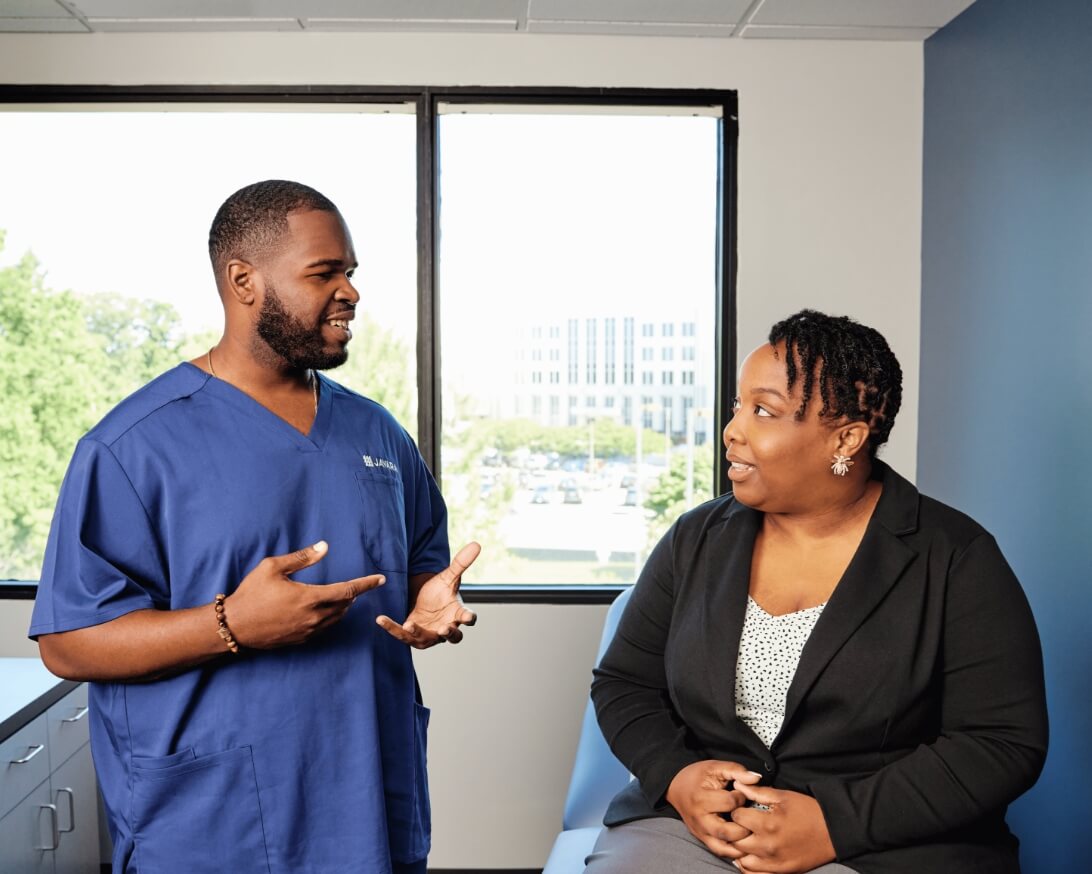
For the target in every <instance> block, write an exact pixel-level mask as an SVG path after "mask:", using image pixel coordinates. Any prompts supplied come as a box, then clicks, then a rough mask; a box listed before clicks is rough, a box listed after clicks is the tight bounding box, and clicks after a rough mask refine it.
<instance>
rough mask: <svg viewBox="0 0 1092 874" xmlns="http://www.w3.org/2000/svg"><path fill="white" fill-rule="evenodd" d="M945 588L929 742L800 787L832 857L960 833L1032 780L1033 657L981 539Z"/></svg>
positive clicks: (1041, 727)
mask: <svg viewBox="0 0 1092 874" xmlns="http://www.w3.org/2000/svg"><path fill="white" fill-rule="evenodd" d="M946 582H947V588H946V599H945V620H944V633H943V653H942V658H941V664H940V665H938V670H939V671H940V672H941V682H942V690H943V691H942V701H941V729H940V734H939V736H938V737H937V738H936V739H935V740H934V741H933V742H931V743H926V744H922V745H921V746H919V747H917V748H916V749H915V750H914V751H912V752H911V753H909V754H907V755H906V756H904V757H903V758H901V759H899V760H897V761H895V762H893V763H891V764H889V765H887V766H885V767H883V768H881V769H880V770H879V771H877V772H875V773H873V774H871V775H869V776H866V777H862V778H859V779H853V780H840V779H836V778H822V779H817V780H814V781H813V782H811V783H810V784H809V787H808V788H809V790H810V791H811V793H812V794H813V795H814V796H815V798H816V799H817V800H818V801H819V804H820V806H821V808H822V810H823V814H824V816H825V817H826V822H827V827H828V829H829V831H830V836H831V840H832V842H833V844H834V847H835V849H836V851H837V853H838V858H839V859H845V858H851V857H853V856H855V855H858V854H860V853H864V852H870V851H876V850H883V849H889V848H892V847H898V846H906V845H910V844H914V843H917V842H920V841H923V840H928V839H930V838H933V837H936V836H938V835H941V834H943V833H945V832H949V831H952V830H958V829H960V828H961V827H964V826H967V825H969V824H970V823H972V822H974V821H975V820H978V819H980V818H981V817H983V816H984V815H986V814H987V813H989V812H992V811H997V810H999V809H1003V808H1004V807H1005V806H1006V805H1007V804H1009V803H1010V802H1011V801H1013V800H1015V799H1016V797H1017V796H1019V795H1020V794H1021V793H1022V792H1024V791H1026V790H1027V789H1029V788H1030V787H1031V786H1032V785H1033V784H1034V783H1035V780H1036V779H1037V778H1038V776H1039V772H1040V771H1041V770H1042V767H1043V762H1044V760H1045V757H1046V746H1047V717H1046V700H1045V692H1044V683H1043V664H1042V653H1041V650H1040V644H1039V636H1038V633H1037V631H1036V629H1035V622H1034V619H1033V618H1032V614H1031V609H1030V607H1029V606H1028V603H1027V599H1026V598H1025V596H1024V593H1023V590H1022V589H1021V588H1020V584H1019V582H1017V580H1016V577H1015V575H1014V574H1013V572H1012V570H1011V569H1010V568H1009V566H1008V563H1007V562H1006V561H1005V559H1004V557H1003V556H1002V555H1001V551H1000V549H999V548H998V547H997V544H996V542H995V541H994V539H993V538H992V537H991V536H989V535H988V534H981V535H979V536H978V537H976V538H975V539H974V540H972V541H971V542H970V544H969V545H968V546H967V547H966V548H965V550H964V551H963V552H962V553H961V554H959V555H958V556H957V557H956V558H955V560H954V561H953V563H952V565H951V569H950V571H949V575H948V579H947V581H946Z"/></svg>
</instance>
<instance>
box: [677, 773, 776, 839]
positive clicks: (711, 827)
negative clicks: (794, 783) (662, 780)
mask: <svg viewBox="0 0 1092 874" xmlns="http://www.w3.org/2000/svg"><path fill="white" fill-rule="evenodd" d="M761 779H762V776H761V775H760V774H756V773H755V772H754V771H748V770H747V769H746V768H744V767H743V766H742V765H737V764H736V763H735V762H721V761H717V760H716V759H706V760H705V761H703V762H694V764H692V765H687V766H686V767H685V768H683V769H682V770H681V771H679V773H678V774H676V775H675V777H674V779H673V780H672V781H671V785H670V786H668V787H667V801H668V803H669V804H670V805H671V806H672V807H674V808H675V810H677V811H678V813H679V816H681V817H682V821H683V822H684V823H685V824H686V827H687V828H688V829H690V833H691V834H692V835H694V837H696V838H697V839H698V840H699V841H701V842H702V843H703V844H705V846H706V847H707V848H708V849H709V852H711V853H713V854H714V855H716V856H720V857H721V858H724V859H738V858H739V857H740V856H742V855H743V853H742V852H740V851H739V850H737V849H736V848H735V847H733V846H732V842H733V841H738V840H740V839H741V838H745V837H747V835H749V834H750V832H749V831H748V830H747V829H745V828H743V827H742V826H740V825H737V824H736V823H734V822H732V821H731V820H730V819H725V818H724V817H722V816H721V814H728V813H731V812H732V811H733V810H735V809H736V808H737V807H741V806H742V805H743V804H745V803H746V801H747V799H746V798H744V797H743V793H741V792H740V791H739V790H738V789H733V788H729V786H731V785H732V784H733V783H745V784H749V785H754V784H755V783H757V782H758V781H759V780H761Z"/></svg>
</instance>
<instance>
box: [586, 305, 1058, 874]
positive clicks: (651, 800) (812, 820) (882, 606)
mask: <svg viewBox="0 0 1092 874" xmlns="http://www.w3.org/2000/svg"><path fill="white" fill-rule="evenodd" d="M901 384H902V373H901V370H900V368H899V365H898V362H897V361H896V359H895V357H894V355H893V354H892V353H891V350H890V348H889V347H888V345H887V342H886V341H885V340H884V339H883V337H882V336H880V334H879V333H878V332H876V331H874V330H872V329H870V328H866V327H864V326H862V325H859V324H857V323H855V322H853V321H852V320H850V319H846V318H834V317H831V316H826V315H823V314H821V313H816V312H813V311H810V310H804V311H802V312H800V313H798V314H796V315H794V316H792V317H790V318H788V319H786V320H784V321H783V322H780V323H778V324H777V325H775V326H774V327H773V329H772V331H771V333H770V338H769V343H768V344H765V345H763V346H760V347H759V348H758V349H756V350H755V351H754V352H752V353H751V355H750V356H748V358H747V359H746V361H745V362H744V364H743V367H742V370H741V373H740V394H739V397H738V398H737V399H736V401H735V407H734V409H735V415H734V417H733V419H732V421H731V422H730V423H729V424H728V426H727V427H726V428H725V431H724V443H725V446H726V449H727V457H728V461H729V462H730V464H731V467H730V471H729V476H730V478H731V479H732V482H733V493H734V494H733V495H727V496H724V497H721V498H717V499H716V500H713V501H710V502H708V503H706V504H703V505H702V506H700V507H698V508H696V509H694V510H691V511H690V512H688V513H686V514H684V515H683V516H682V517H680V518H679V520H678V521H677V522H676V523H675V524H674V526H672V528H671V530H670V531H668V533H667V534H666V535H665V536H664V538H663V539H662V540H661V541H660V543H659V544H658V545H657V546H656V548H655V549H654V550H653V552H652V555H651V556H650V557H649V560H648V563H647V564H646V566H645V568H644V571H643V572H642V574H641V577H640V579H639V580H638V582H637V585H636V588H635V590H634V592H633V596H632V599H631V600H630V603H629V605H628V606H627V608H626V612H625V613H624V615H623V616H622V619H621V622H620V624H619V627H618V631H617V634H616V635H615V638H614V641H613V643H612V644H611V646H610V648H609V649H608V651H607V653H606V654H605V656H604V657H603V660H602V663H601V664H600V666H599V667H598V668H597V669H596V671H595V680H594V682H593V684H592V698H593V700H594V702H595V706H596V709H597V712H598V715H599V722H600V725H601V726H602V728H603V733H604V735H605V736H606V738H607V740H608V742H609V743H610V746H611V749H612V750H613V751H614V753H615V755H617V756H618V758H619V759H620V760H621V761H622V762H623V763H624V764H625V765H626V766H627V767H628V768H629V769H630V771H631V772H632V773H633V774H634V775H635V777H636V778H637V779H636V780H635V781H634V782H633V783H631V784H630V786H629V787H628V788H627V789H625V790H623V791H622V792H621V793H620V794H619V795H618V796H617V797H616V798H615V799H614V801H613V802H612V803H611V805H610V807H609V809H608V811H607V815H606V817H605V822H606V824H607V826H609V827H610V828H607V829H605V830H604V832H603V833H602V835H601V837H600V840H599V843H598V844H597V846H596V850H595V851H594V852H593V853H592V855H591V856H590V857H589V858H588V869H587V870H588V871H589V872H594V874H603V872H613V871H626V872H627V874H631V872H634V874H635V872H644V871H649V872H651V871H661V872H662V871H688V870H706V869H710V870H712V869H716V868H718V867H719V868H721V869H724V870H734V868H733V865H734V866H736V867H738V868H740V869H742V870H743V871H745V872H750V874H765V872H770V874H780V872H803V871H813V870H821V871H823V872H835V871H842V872H844V871H847V870H848V871H855V872H859V874H881V872H884V874H886V872H898V874H901V872H906V874H910V872H914V874H920V872H930V874H962V872H983V874H987V872H988V874H1015V872H1018V871H1019V861H1018V855H1017V841H1016V839H1015V838H1014V837H1013V836H1012V835H1011V833H1010V832H1009V830H1008V828H1007V827H1006V825H1005V820H1004V816H1005V809H1006V807H1007V805H1008V804H1009V803H1010V802H1011V801H1013V800H1014V799H1015V798H1016V797H1017V796H1019V795H1020V794H1021V793H1022V792H1024V791H1026V790H1027V789H1028V788H1029V787H1030V786H1031V785H1032V784H1033V783H1034V782H1035V780H1036V778H1037V777H1038V774H1039V771H1040V770H1041V768H1042V765H1043V761H1044V758H1045V755H1046V744H1047V721H1046V706H1045V698H1044V691H1043V672H1042V657H1041V654H1040V647H1039V639H1038V635H1037V633H1036V630H1035V624H1034V620H1033V619H1032V616H1031V612H1030V610H1029V608H1028V604H1027V601H1026V599H1025V597H1024V594H1023V592H1022V590H1021V588H1020V584H1019V583H1018V582H1017V580H1016V578H1015V577H1014V576H1013V573H1012V571H1011V570H1010V569H1009V567H1008V565H1007V564H1006V562H1005V559H1004V558H1003V556H1002V555H1001V553H1000V551H999V549H998V547H997V544H996V543H995V542H994V540H993V538H992V537H991V536H990V535H989V534H988V533H987V532H986V531H984V530H983V529H982V528H981V527H980V526H979V525H978V524H977V523H975V522H974V521H973V520H971V519H969V518H968V517H966V516H964V515H963V514H961V513H959V512H958V511H956V510H953V509H951V508H949V507H946V506H945V505H943V504H941V503H939V502H937V501H934V500H932V499H930V498H927V497H925V496H923V495H920V494H919V493H918V492H917V490H916V489H915V488H914V487H913V486H912V485H911V484H910V483H909V482H907V481H906V480H905V479H903V478H902V477H900V476H899V475H898V474H897V473H895V472H894V471H893V470H891V469H890V468H889V467H887V466H886V465H885V464H883V463H882V462H880V461H878V460H877V459H876V457H875V456H876V450H877V449H878V448H879V446H881V445H882V444H883V443H884V442H885V441H886V440H887V437H888V435H889V433H890V431H891V426H892V425H893V423H894V419H895V414H896V413H897V412H898V408H899V403H900V400H901ZM953 427H958V423H953ZM998 475H999V476H1002V475H1004V472H1003V471H998Z"/></svg>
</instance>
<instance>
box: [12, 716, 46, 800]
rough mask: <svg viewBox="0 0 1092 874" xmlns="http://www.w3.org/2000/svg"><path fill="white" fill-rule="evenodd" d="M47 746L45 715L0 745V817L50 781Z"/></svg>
mask: <svg viewBox="0 0 1092 874" xmlns="http://www.w3.org/2000/svg"><path fill="white" fill-rule="evenodd" d="M48 744H49V728H48V725H47V722H46V715H45V714H44V713H43V714H42V715H41V716H39V717H38V718H37V719H35V720H34V721H33V722H31V723H29V724H27V725H26V726H25V727H23V728H21V729H19V730H18V731H17V732H15V734H13V735H12V736H11V737H9V738H8V739H7V740H6V741H4V742H3V743H2V744H0V816H3V815H4V814H5V813H7V812H8V811H9V810H11V809H12V808H13V807H15V805H16V804H18V803H19V802H20V801H22V800H23V799H24V798H26V797H27V795H29V794H30V792H31V790H32V789H34V787H35V786H37V785H38V784H39V783H41V782H42V781H43V780H46V779H48V778H49V750H48V749H47V746H48Z"/></svg>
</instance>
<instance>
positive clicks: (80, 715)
mask: <svg viewBox="0 0 1092 874" xmlns="http://www.w3.org/2000/svg"><path fill="white" fill-rule="evenodd" d="M90 709H91V708H89V707H81V708H80V709H79V711H78V712H77V713H76V715H75V716H69V717H68V718H67V719H62V720H61V722H79V721H80V720H81V719H83V718H84V717H85V716H87V713H88V711H89V710H90Z"/></svg>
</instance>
